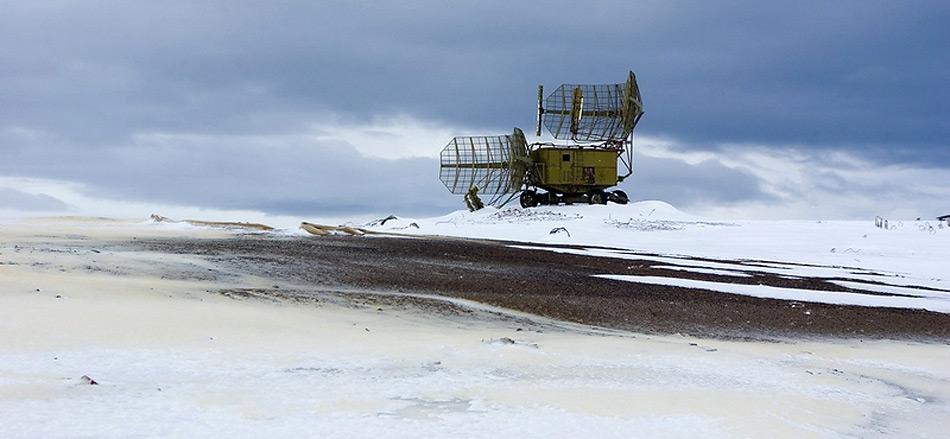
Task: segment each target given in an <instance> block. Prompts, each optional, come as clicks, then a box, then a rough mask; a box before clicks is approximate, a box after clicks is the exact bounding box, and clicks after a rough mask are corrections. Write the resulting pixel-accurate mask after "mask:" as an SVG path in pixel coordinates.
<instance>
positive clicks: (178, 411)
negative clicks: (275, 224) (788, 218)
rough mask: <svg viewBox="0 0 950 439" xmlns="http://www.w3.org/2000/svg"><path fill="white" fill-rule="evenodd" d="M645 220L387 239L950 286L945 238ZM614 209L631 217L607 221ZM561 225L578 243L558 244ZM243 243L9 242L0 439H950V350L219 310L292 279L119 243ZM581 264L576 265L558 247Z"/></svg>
mask: <svg viewBox="0 0 950 439" xmlns="http://www.w3.org/2000/svg"><path fill="white" fill-rule="evenodd" d="M643 207H644V206H642V205H641V206H637V205H633V206H627V207H626V208H624V209H629V210H623V209H618V208H616V207H614V208H612V209H610V210H604V212H607V213H608V215H607V217H606V218H605V217H604V216H602V215H598V214H597V212H599V211H600V208H601V206H593V207H591V206H578V207H577V208H575V209H561V210H554V209H546V210H537V211H532V212H531V213H529V214H525V213H523V212H521V213H518V211H501V212H496V211H485V212H480V213H478V214H468V213H457V214H454V215H451V216H448V217H444V218H440V219H431V220H396V221H394V222H387V224H385V225H384V226H383V227H382V228H388V229H391V230H394V231H399V232H406V231H409V232H412V233H423V234H446V235H459V236H482V237H491V238H500V239H519V240H528V241H536V242H539V243H555V244H562V245H563V244H583V245H586V246H591V245H602V246H610V247H616V248H625V249H633V250H638V251H647V252H652V253H657V254H663V255H664V256H657V257H664V258H670V259H672V260H674V261H679V262H682V261H683V260H686V259H682V256H683V255H698V256H716V257H725V258H734V259H736V260H739V259H768V260H771V261H777V262H782V261H785V262H788V261H791V262H799V263H812V264H816V265H822V267H803V266H789V265H787V264H782V263H779V264H773V263H769V264H763V265H764V267H762V268H763V269H776V270H782V273H784V274H788V275H792V276H794V275H802V274H804V273H811V274H814V273H815V272H816V271H815V270H817V272H821V273H825V271H822V270H837V271H834V272H835V273H837V272H839V271H847V270H849V269H840V268H835V267H838V266H845V265H847V266H853V267H859V268H861V269H862V270H867V271H868V272H870V271H875V272H876V271H881V272H886V273H889V274H893V275H895V276H894V277H893V283H895V284H904V283H906V284H915V285H931V286H935V287H937V286H945V282H946V280H944V277H945V274H944V273H945V270H946V269H945V268H943V267H942V266H940V265H939V264H933V263H930V262H929V258H931V257H942V258H944V259H946V255H947V254H948V251H947V250H948V248H947V244H946V243H947V237H948V236H950V232H948V231H947V230H946V229H938V230H937V231H936V232H935V233H927V232H921V231H918V230H917V229H916V228H912V227H911V226H905V227H904V228H903V229H897V230H878V229H875V228H874V227H873V224H872V225H870V226H868V225H865V224H863V223H825V222H822V223H818V222H789V223H788V225H787V226H786V225H783V224H784V223H778V224H770V223H764V222H763V223H756V222H738V223H734V224H733V223H730V224H728V225H721V224H708V223H707V222H705V221H701V220H695V219H689V218H688V217H685V216H677V217H675V218H673V216H674V214H675V215H681V214H679V213H676V212H675V211H670V212H667V214H668V215H665V216H666V217H668V218H666V219H662V220H660V219H657V220H655V221H656V222H651V221H654V220H649V219H647V220H644V221H646V223H645V224H647V225H644V223H638V222H637V220H635V219H631V218H639V217H634V216H632V215H635V214H637V215H639V213H643V215H644V216H646V215H648V213H647V212H649V211H646V210H644V209H643ZM658 207H663V206H662V205H660V206H658ZM544 212H548V213H544ZM622 212H626V213H625V215H626V216H630V217H629V218H627V217H617V218H616V221H618V223H616V224H615V223H613V221H615V216H614V215H618V214H619V213H622ZM638 212H639V213H638ZM653 212H654V213H653V214H655V213H656V211H653ZM519 215H522V216H524V215H527V216H528V219H525V218H521V219H517V216H519ZM562 215H563V216H566V217H567V218H564V217H561V216H562ZM575 215H576V216H575ZM651 215H652V214H651ZM646 218H650V216H646ZM412 222H416V223H417V226H418V229H417V228H415V227H409V224H410V223H412ZM628 223H634V224H637V225H636V226H629V225H626V224H628ZM618 224H620V225H618ZM556 227H565V228H566V229H568V231H569V232H570V233H571V236H570V237H568V236H567V235H566V234H563V235H562V234H555V235H550V234H549V233H548V232H549V231H550V230H551V229H553V228H556ZM914 227H916V226H914ZM382 228H380V229H382ZM608 231H609V232H611V233H610V234H607V233H605V232H608ZM230 233H231V232H227V231H221V230H215V229H207V228H196V227H191V226H186V225H177V224H161V225H155V224H145V223H137V222H136V223H133V222H122V221H111V220H103V219H88V220H87V219H75V218H73V219H51V220H44V221H36V220H34V221H29V222H20V223H16V224H5V225H2V226H0V425H2V426H3V432H4V433H3V436H4V437H77V436H79V437H130V436H132V437H136V436H143V437H150V436H164V437H168V436H175V437H194V436H227V437H261V436H266V437H284V436H308V437H354V436H357V437H363V436H371V435H373V436H384V437H418V436H422V435H425V436H436V437H444V436H453V437H486V436H492V437H514V436H518V437H552V436H558V437H576V436H582V435H583V436H592V437H631V436H678V437H695V436H697V435H702V436H704V437H735V436H769V437H832V436H841V435H850V436H859V437H868V436H879V435H893V436H897V437H908V436H918V437H927V436H929V437H941V436H943V434H944V433H945V431H946V430H947V429H948V428H950V368H948V367H947V365H948V364H950V349H948V346H947V343H916V342H907V341H887V340H883V341H881V340H879V341H869V340H858V339H839V340H819V339H816V340H801V341H789V342H782V343H762V342H743V341H723V340H712V339H702V338H693V337H685V336H676V335H672V336H649V335H643V334H635V333H628V332H623V331H612V330H605V329H599V328H591V327H586V326H581V325H573V324H567V323H561V322H557V321H551V320H547V319H544V318H540V317H534V316H529V315H524V314H521V313H517V312H512V311H506V310H503V309H496V308H492V307H489V306H485V305H480V304H475V303H471V302H467V301H464V300H459V299H451V302H452V303H453V304H454V305H455V306H457V307H460V308H463V309H468V310H469V312H466V313H461V314H448V313H429V312H424V311H423V310H421V309H417V308H413V307H403V306H391V305H387V304H385V303H375V302H365V301H363V302H360V301H346V300H339V298H336V299H334V297H333V296H332V295H330V296H326V297H325V296H322V295H321V294H322V293H321V292H320V291H314V292H313V294H314V295H315V296H314V297H319V298H320V300H319V301H316V302H297V301H289V300H281V299H279V298H262V297H256V296H254V295H240V294H222V292H227V291H238V292H240V291H253V290H254V289H257V288H273V287H274V286H275V285H276V286H280V285H281V284H283V280H282V279H272V278H264V277H257V276H251V275H238V274H233V273H229V272H227V271H226V270H224V269H223V268H222V267H221V266H219V265H218V264H217V263H216V262H215V260H214V259H213V258H206V257H200V256H196V255H188V254H161V253H154V252H149V253H147V252H138V251H121V250H116V249H115V247H112V246H110V245H109V243H112V242H122V241H129V240H136V239H138V240H141V239H143V238H154V237H163V238H168V239H175V238H176V237H187V238H196V237H197V238H208V239H210V238H216V237H226V236H230ZM864 235H867V237H865V236H864ZM808 236H811V238H809V239H804V238H805V237H808ZM367 239H372V238H367ZM756 239H758V241H756ZM786 241H787V242H788V244H787V245H778V244H777V243H784V242H786ZM100 244H101V247H100V246H99V245H100ZM832 247H833V248H838V249H851V250H852V251H849V252H843V251H836V252H831V251H830V248H832ZM567 250H570V251H575V250H577V249H568V248H566V247H561V248H560V249H559V250H558V251H567ZM579 251H584V252H597V251H609V252H612V253H616V254H622V252H619V251H617V250H603V249H593V250H584V249H581V250H579ZM679 265H685V264H679ZM747 268H748V267H747ZM696 269H697V270H704V269H705V270H726V271H734V270H735V267H728V266H727V267H719V266H707V267H703V266H697V267H696ZM856 276H859V277H860V276H871V275H869V274H859V275H856ZM297 287H299V286H297ZM934 294H938V293H934ZM440 300H441V299H440ZM445 300H450V299H445ZM84 375H85V376H88V377H91V378H92V379H94V380H96V381H97V382H98V384H97V385H90V384H88V383H87V382H86V381H84V380H83V379H82V377H83V376H84Z"/></svg>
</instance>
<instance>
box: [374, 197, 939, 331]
mask: <svg viewBox="0 0 950 439" xmlns="http://www.w3.org/2000/svg"><path fill="white" fill-rule="evenodd" d="M373 230H381V231H393V232H399V233H412V234H432V235H444V236H459V237H471V238H488V239H498V240H509V241H523V242H533V243H542V244H546V246H544V247H540V246H525V245H518V244H513V245H518V246H519V247H520V248H532V249H538V250H548V251H557V252H562V253H574V254H589V255H599V256H608V257H619V258H630V259H638V260H644V259H647V260H653V261H659V262H669V263H673V264H675V265H678V266H679V267H676V268H675V269H678V270H685V271H692V272H695V273H710V274H728V275H732V276H743V275H747V274H748V273H771V274H776V275H780V276H786V277H791V278H795V277H803V276H808V277H820V278H826V279H832V280H834V281H835V282H841V283H839V284H840V285H848V283H849V282H852V285H853V282H854V281H863V282H873V283H876V284H879V285H873V286H868V285H867V284H866V283H864V284H862V288H865V287H867V288H871V289H874V290H875V291H877V292H887V293H891V294H894V295H895V296H897V295H899V296H903V297H892V298H890V299H888V298H883V297H879V296H878V297H868V296H867V295H861V294H850V295H848V294H844V295H838V296H837V297H834V295H828V294H818V293H817V292H813V291H800V292H799V293H796V292H795V291H776V290H774V289H771V290H770V289H769V288H768V287H762V288H736V287H735V286H733V285H731V284H728V283H718V284H717V283H716V282H708V281H707V282H704V283H695V282H694V283H691V284H689V285H686V283H684V282H683V281H676V282H677V283H675V285H682V286H690V287H695V288H702V289H707V290H712V291H722V292H728V293H733V294H745V295H750V296H755V297H775V298H783V299H791V300H801V301H817V302H823V303H838V304H851V305H867V306H895V307H907V308H919V309H928V310H932V311H939V312H950V262H948V261H950V225H947V224H945V223H940V222H938V221H936V220H934V221H889V222H888V228H887V229H885V228H880V227H876V226H875V222H874V220H873V219H868V220H867V221H806V220H797V221H793V220H789V221H719V220H710V219H704V218H699V217H695V216H692V215H689V214H686V213H684V212H681V211H679V210H677V209H676V208H674V207H673V206H671V205H669V204H667V203H664V202H661V201H644V202H638V203H631V204H629V205H625V206H620V205H614V204H610V205H603V206H601V205H594V206H590V205H574V206H557V207H539V208H533V209H527V210H526V209H521V208H517V207H513V208H505V209H501V210H499V209H494V208H486V209H483V210H481V211H478V212H475V213H470V212H467V211H458V212H455V213H452V214H450V215H446V216H443V217H437V218H424V219H396V220H390V221H387V222H386V223H385V224H382V225H377V226H375V227H373ZM697 259H714V260H715V261H709V260H697ZM683 265H689V266H693V267H694V268H692V269H686V268H684V267H682V266H683ZM710 270H713V271H710ZM609 278H612V279H617V280H629V281H635V282H641V283H659V284H666V285H674V283H671V282H673V281H672V280H669V281H667V280H664V279H648V278H643V277H640V278H637V277H632V276H627V277H623V276H621V277H617V276H613V277H609Z"/></svg>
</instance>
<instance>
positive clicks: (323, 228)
mask: <svg viewBox="0 0 950 439" xmlns="http://www.w3.org/2000/svg"><path fill="white" fill-rule="evenodd" d="M300 229H301V230H303V231H305V232H307V233H309V234H311V235H316V236H327V235H341V234H342V235H352V236H363V235H365V234H367V233H371V232H369V231H368V230H364V229H360V228H356V227H348V226H327V225H323V224H313V223H308V222H302V223H300Z"/></svg>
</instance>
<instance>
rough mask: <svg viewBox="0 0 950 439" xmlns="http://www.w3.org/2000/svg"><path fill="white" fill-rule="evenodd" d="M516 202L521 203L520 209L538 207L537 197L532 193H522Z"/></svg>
mask: <svg viewBox="0 0 950 439" xmlns="http://www.w3.org/2000/svg"><path fill="white" fill-rule="evenodd" d="M518 201H519V202H520V203H521V207H523V208H525V209H528V208H531V207H536V206H537V205H538V195H537V193H536V192H534V191H524V192H522V193H521V197H519V199H518Z"/></svg>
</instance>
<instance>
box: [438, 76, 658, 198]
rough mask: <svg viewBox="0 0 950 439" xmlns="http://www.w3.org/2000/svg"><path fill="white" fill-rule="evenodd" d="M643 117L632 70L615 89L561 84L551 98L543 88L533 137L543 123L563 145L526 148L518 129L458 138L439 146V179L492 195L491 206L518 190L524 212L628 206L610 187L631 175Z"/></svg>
mask: <svg viewBox="0 0 950 439" xmlns="http://www.w3.org/2000/svg"><path fill="white" fill-rule="evenodd" d="M641 117H643V99H642V97H641V96H640V87H639V86H638V85H637V78H636V76H635V75H634V74H633V72H632V71H631V72H629V73H628V75H627V80H626V82H622V83H617V84H561V85H560V86H559V87H558V88H556V89H555V90H554V92H553V93H551V94H550V95H549V96H548V97H547V98H546V99H545V98H544V87H543V86H538V117H537V126H536V130H535V135H537V136H540V135H541V126H544V127H546V128H547V129H548V131H549V132H550V133H551V135H552V136H553V137H554V139H555V141H559V143H551V142H545V143H542V142H535V143H528V141H527V139H525V136H524V133H523V132H522V131H521V130H520V129H518V128H515V129H514V131H513V132H512V134H511V135H500V136H458V137H455V138H453V139H452V141H450V142H449V144H448V145H446V146H445V148H443V149H442V153H441V164H440V172H439V174H440V176H439V178H440V179H441V180H442V183H443V184H445V187H446V188H448V189H449V191H451V192H452V193H454V194H467V193H469V192H471V191H478V192H479V193H484V194H492V195H493V197H492V198H491V199H490V200H489V202H488V204H493V205H504V204H505V203H507V202H508V201H510V200H511V199H512V198H514V196H516V195H517V194H518V193H519V192H520V193H521V195H520V202H521V206H523V207H533V206H537V205H539V204H560V203H568V204H570V203H578V202H587V203H591V204H604V203H607V202H608V201H611V202H614V203H619V204H626V203H627V201H628V200H629V198H628V197H627V194H626V193H624V191H622V190H620V189H616V190H612V191H606V190H605V189H607V188H610V187H612V186H616V185H617V184H618V183H620V182H622V181H623V180H624V179H625V178H627V177H629V176H630V175H631V174H632V173H633V130H634V128H636V126H637V123H638V122H639V121H640V118H641ZM618 168H622V170H620V171H618ZM539 190H541V191H539ZM508 194H512V195H511V196H510V197H508V198H505V197H506V196H507V195H508Z"/></svg>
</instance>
